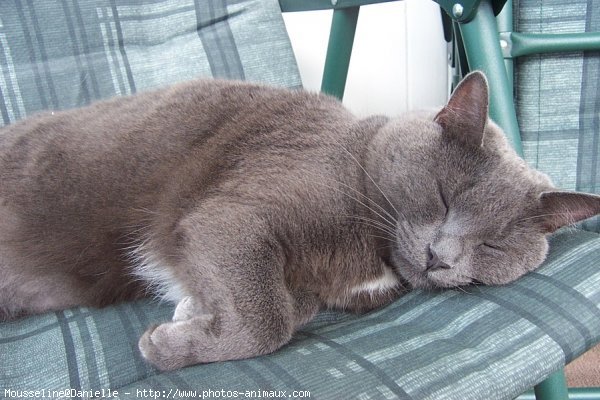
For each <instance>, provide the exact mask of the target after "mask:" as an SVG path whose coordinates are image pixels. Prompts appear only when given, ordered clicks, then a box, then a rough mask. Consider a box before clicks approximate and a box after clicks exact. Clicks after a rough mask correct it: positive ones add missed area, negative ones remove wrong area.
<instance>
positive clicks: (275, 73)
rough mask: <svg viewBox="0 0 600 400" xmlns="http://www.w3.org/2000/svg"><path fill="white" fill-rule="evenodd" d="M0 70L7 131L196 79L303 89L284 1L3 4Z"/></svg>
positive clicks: (14, 0)
mask: <svg viewBox="0 0 600 400" xmlns="http://www.w3.org/2000/svg"><path fill="white" fill-rule="evenodd" d="M259 3H260V6H259ZM248 26H252V27H253V28H254V29H252V30H251V31H250V30H248V29H247V27H248ZM265 54H277V57H264V55H265ZM0 66H1V67H0V100H1V101H0V113H1V116H2V118H0V125H5V124H8V123H11V122H14V121H16V120H18V119H21V118H24V117H25V116H26V115H29V114H31V113H33V112H36V111H39V110H47V109H65V108H72V107H78V106H82V105H85V104H88V103H90V102H91V101H93V100H96V99H101V98H107V97H111V96H115V95H126V94H131V93H135V92H136V91H140V90H147V89H151V88H156V87H160V86H164V85H167V84H171V83H174V82H180V81H184V80H190V79H193V78H197V77H213V76H214V77H221V78H231V79H246V80H251V81H258V82H265V83H269V84H273V85H279V86H286V87H299V86H300V85H301V81H300V75H299V73H298V70H297V67H296V63H295V59H294V55H293V53H292V50H291V46H290V43H289V38H288V37H287V34H286V32H285V28H284V25H283V20H282V18H281V13H280V11H279V5H278V3H277V1H276V0H270V1H261V0H227V1H226V0H202V1H201V0H195V1H194V0H162V1H153V0H146V1H136V0H129V1H127V0H122V1H118V2H117V1H116V0H99V1H95V0H85V1H76V0H44V1H33V0H26V1H22V0H5V1H2V2H0Z"/></svg>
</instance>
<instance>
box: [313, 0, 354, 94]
mask: <svg viewBox="0 0 600 400" xmlns="http://www.w3.org/2000/svg"><path fill="white" fill-rule="evenodd" d="M359 10H360V7H352V8H343V9H338V10H334V11H333V18H332V20H331V32H330V33H329V44H328V45H327V56H326V58H325V68H324V70H323V81H322V82H321V91H322V92H324V93H327V94H331V95H333V96H335V97H337V98H338V99H340V100H341V99H342V98H343V97H344V89H345V88H346V78H347V77H348V67H349V66H350V56H351V55H352V45H353V44H354V34H355V32H356V23H357V21H358V11H359Z"/></svg>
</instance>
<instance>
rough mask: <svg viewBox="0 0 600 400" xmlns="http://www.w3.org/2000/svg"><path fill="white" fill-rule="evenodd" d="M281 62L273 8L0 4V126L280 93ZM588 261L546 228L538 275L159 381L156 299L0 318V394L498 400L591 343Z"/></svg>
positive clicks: (345, 318)
mask: <svg viewBox="0 0 600 400" xmlns="http://www.w3.org/2000/svg"><path fill="white" fill-rule="evenodd" d="M248 26H250V27H251V29H248ZM273 54H276V55H277V56H276V57H273V56H272V55H273ZM265 55H267V56H265ZM293 61H294V60H293V55H292V53H291V50H290V46H289V41H288V39H287V36H286V34H285V31H284V30H283V24H282V21H281V16H280V15H279V11H278V9H277V4H276V2H275V1H274V0H272V1H270V2H266V1H237V2H236V1H233V0H228V1H225V0H209V1H200V0H196V1H193V0H189V1H184V0H162V1H119V2H118V4H117V2H116V1H115V0H100V1H95V0H82V1H73V0H61V1H43V2H42V1H40V2H34V1H33V0H25V1H18V0H14V1H13V0H5V1H2V2H0V70H1V73H0V91H1V92H0V95H1V96H2V102H0V111H1V114H2V121H3V122H4V123H10V122H13V121H15V120H17V119H19V118H23V117H24V116H26V115H28V114H30V113H33V112H35V111H38V110H41V109H48V108H49V109H52V108H68V107H75V106H79V105H83V104H87V103H89V102H90V101H93V100H94V99H97V98H103V97H109V96H113V95H119V94H128V93H132V92H135V91H138V90H145V89H148V88H152V87H157V86H161V85H164V84H167V83H170V82H175V81H180V80H185V79H190V78H193V77H197V76H219V77H228V78H239V79H248V80H255V81H257V80H258V81H263V82H268V83H271V84H277V85H283V86H288V87H296V86H299V85H300V80H299V76H298V72H297V69H296V67H295V64H294V63H293ZM589 69H590V68H589V67H588V70H589ZM580 84H581V82H580ZM520 93H521V95H523V94H524V93H526V92H524V91H523V90H521V91H520ZM590 93H591V92H590ZM588 94H589V93H588ZM577 99H579V97H577ZM577 101H579V100H577ZM569 104H570V103H569ZM577 104H579V103H577ZM538 108H540V107H538ZM548 127H551V125H548ZM546 130H547V129H546ZM526 132H527V131H526ZM527 135H531V134H528V133H525V139H526V140H527V138H528V136H527ZM577 143H580V142H577ZM537 145H539V146H542V145H545V143H542V142H540V143H539V144H537ZM532 146H535V144H531V143H527V142H526V149H527V152H528V155H530V156H531V154H532V151H533V150H532ZM560 148H561V149H562V150H564V151H565V154H567V153H568V152H567V150H566V149H565V147H564V146H562V147H560ZM584 150H585V149H584ZM544 151H545V150H544ZM539 154H544V153H543V152H540V153H539ZM530 159H531V157H530ZM561 160H562V158H561ZM581 176H582V178H580V179H584V178H583V175H581ZM555 179H556V178H555ZM566 186H568V184H567V185H566ZM599 264H600V236H599V235H598V234H596V233H592V232H585V231H580V230H574V231H570V232H561V233H558V234H557V235H555V236H554V237H553V238H552V243H551V253H550V255H549V257H548V260H547V261H546V262H545V264H544V266H543V267H542V268H540V269H539V270H538V271H536V272H535V273H532V274H529V275H527V276H526V277H524V278H522V279H520V280H519V281H518V282H515V283H514V284H512V285H508V286H505V287H501V288H491V287H474V288H469V289H468V292H467V293H464V292H462V291H444V292H439V293H425V292H420V291H415V292H413V293H410V294H408V295H406V296H404V297H403V298H401V299H399V300H398V301H396V302H395V303H394V304H392V305H390V306H388V307H386V308H384V309H381V310H379V311H376V312H372V313H369V314H367V315H364V316H354V315H348V314H341V313H333V312H324V313H321V314H320V315H319V316H318V317H317V318H316V320H314V321H313V322H311V323H310V324H308V325H307V326H306V327H304V328H303V329H302V330H301V331H300V332H298V333H297V334H296V335H295V336H294V338H293V340H292V341H291V343H290V344H288V345H287V346H285V347H284V348H283V349H281V350H280V351H277V352H276V353H274V354H272V355H269V356H265V357H259V358H255V359H251V360H242V361H235V362H225V363H213V364H207V365H198V366H193V367H189V368H185V369H182V370H179V371H174V372H170V373H160V372H159V371H157V370H155V369H154V368H152V367H151V366H149V365H148V364H147V363H145V362H144V360H143V359H142V358H141V356H140V354H139V351H138V350H137V341H138V338H139V337H140V335H141V334H142V332H143V331H144V330H145V329H146V328H147V327H148V326H150V325H152V324H154V323H157V322H159V321H162V320H167V319H169V318H170V317H171V315H172V311H173V310H172V307H170V306H169V305H167V304H156V303H152V302H151V301H141V302H136V303H126V304H119V305H115V306H112V307H108V308H105V309H100V310H95V309H87V308H74V309H70V310H65V311H59V312H55V313H48V314H45V315H41V316H34V317H30V318H26V319H21V320H18V321H13V322H8V323H2V324H0V397H13V398H23V397H25V396H26V395H31V394H34V393H32V392H23V391H24V390H25V391H35V390H44V392H43V393H38V395H43V396H45V397H46V398H48V397H59V398H71V397H74V398H83V397H85V398H87V397H92V396H94V395H95V396H96V397H98V396H97V394H93V393H92V394H91V395H92V396H90V392H89V391H96V390H102V389H104V390H105V391H106V390H111V391H115V390H116V391H118V396H116V398H121V399H128V398H131V399H134V398H141V397H144V396H152V397H154V396H156V395H157V394H158V395H159V396H160V397H161V398H176V397H177V398H198V397H200V396H201V395H202V391H208V390H212V391H213V398H214V397H221V398H224V397H225V395H227V394H228V393H226V392H227V391H228V390H229V391H232V392H231V395H233V394H234V392H233V391H238V392H244V394H243V395H238V397H246V393H245V392H246V391H249V393H248V394H249V395H252V393H250V392H251V391H255V392H254V396H255V397H258V396H259V395H260V394H262V395H263V397H264V396H265V394H264V393H258V392H256V391H259V390H260V391H267V392H269V391H278V390H281V391H286V396H289V395H293V393H292V391H309V392H310V398H317V399H334V398H336V399H337V398H358V399H436V400H437V399H461V400H462V399H510V398H513V397H514V396H516V395H518V394H519V393H521V392H522V391H524V390H526V389H528V388H530V387H531V386H532V385H534V384H535V383H537V382H539V381H540V380H542V379H543V378H544V377H545V376H546V375H548V374H549V373H551V372H553V371H554V370H556V369H558V368H559V367H561V366H562V365H563V364H564V363H566V362H569V361H570V360H572V359H573V358H575V357H577V356H578V355H579V354H581V353H582V352H584V351H585V350H586V349H588V348H589V347H591V346H592V345H593V344H595V343H597V342H598V341H600V337H599V335H600V309H599V306H598V305H599V304H600V272H598V268H597V267H598V265H599ZM68 389H71V390H75V392H68V393H65V392H62V393H61V392H60V391H65V390H68ZM150 389H151V390H153V391H158V392H153V393H152V394H150V392H149V390H150ZM176 389H177V390H180V391H184V390H189V391H192V392H187V393H182V392H177V393H176V392H174V390H176ZM144 390H145V392H144ZM222 390H224V391H225V394H221V393H222V392H221V391H222ZM80 391H87V392H84V393H81V392H80ZM193 391H196V392H195V393H194V392H193ZM86 393H87V394H86ZM106 393H107V392H105V393H104V395H105V396H106ZM217 393H219V394H217ZM111 394H114V392H111ZM207 394H208V393H207ZM267 394H268V393H267ZM304 395H305V397H306V395H307V393H304ZM29 397H31V396H29Z"/></svg>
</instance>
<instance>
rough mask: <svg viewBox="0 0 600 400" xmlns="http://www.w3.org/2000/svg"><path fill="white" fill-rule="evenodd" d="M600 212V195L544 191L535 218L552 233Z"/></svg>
mask: <svg viewBox="0 0 600 400" xmlns="http://www.w3.org/2000/svg"><path fill="white" fill-rule="evenodd" d="M596 214H600V196H598V195H594V194H588V193H576V192H559V191H556V192H543V193H542V194H541V195H540V207H539V208H538V210H536V215H535V216H533V218H536V219H538V218H539V219H538V222H539V223H540V224H541V225H542V227H543V229H544V230H545V231H546V232H548V233H550V232H554V231H555V230H557V229H559V228H562V227H563V226H566V225H570V224H574V223H575V222H579V221H582V220H584V219H586V218H589V217H593V216H594V215H596Z"/></svg>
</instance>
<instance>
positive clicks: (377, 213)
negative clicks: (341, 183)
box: [309, 181, 394, 226]
mask: <svg viewBox="0 0 600 400" xmlns="http://www.w3.org/2000/svg"><path fill="white" fill-rule="evenodd" d="M309 183H312V184H316V185H320V186H323V187H326V188H328V189H331V190H334V191H336V192H338V193H341V194H343V195H345V196H347V197H348V198H350V199H352V200H354V201H356V202H357V203H358V204H360V205H362V206H363V207H365V208H366V209H368V210H370V211H371V212H372V213H373V214H375V215H377V216H378V217H380V218H381V219H382V220H384V221H385V222H387V223H388V224H390V226H394V223H393V222H392V221H390V220H389V219H387V218H386V217H385V216H383V215H381V213H379V212H378V211H377V210H375V209H374V208H373V207H370V206H369V205H368V204H365V203H364V202H362V201H361V200H359V199H357V198H356V197H354V196H352V195H350V194H349V193H347V192H345V191H343V190H341V189H338V188H336V187H333V186H330V185H327V184H324V183H321V182H314V181H309ZM369 200H371V199H369ZM371 201H372V200H371ZM384 211H385V210H384Z"/></svg>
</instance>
